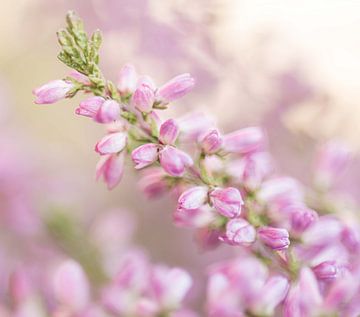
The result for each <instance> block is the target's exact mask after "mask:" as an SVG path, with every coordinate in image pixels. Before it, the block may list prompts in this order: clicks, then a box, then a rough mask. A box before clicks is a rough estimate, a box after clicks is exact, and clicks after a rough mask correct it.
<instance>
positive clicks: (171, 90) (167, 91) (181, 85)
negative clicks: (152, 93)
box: [156, 74, 195, 104]
mask: <svg viewBox="0 0 360 317" xmlns="http://www.w3.org/2000/svg"><path fill="white" fill-rule="evenodd" d="M194 85H195V80H194V78H193V77H191V75H190V74H182V75H178V76H176V77H174V78H173V79H171V80H170V81H168V82H167V83H166V84H164V85H162V86H161V87H160V88H159V89H158V90H157V92H156V100H157V101H158V102H160V103H162V104H168V103H169V102H172V101H174V100H176V99H179V98H181V97H183V96H185V95H186V94H187V93H188V92H189V91H190V90H191V89H192V88H193V87H194Z"/></svg>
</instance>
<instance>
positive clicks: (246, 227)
mask: <svg viewBox="0 0 360 317" xmlns="http://www.w3.org/2000/svg"><path fill="white" fill-rule="evenodd" d="M255 239H256V230H255V228H254V227H253V226H252V225H250V224H249V223H248V222H247V221H246V220H244V219H241V218H238V219H232V220H230V221H229V222H228V223H227V224H226V234H225V238H224V241H225V242H227V243H229V244H231V245H245V246H246V245H249V244H251V243H253V242H254V241H255Z"/></svg>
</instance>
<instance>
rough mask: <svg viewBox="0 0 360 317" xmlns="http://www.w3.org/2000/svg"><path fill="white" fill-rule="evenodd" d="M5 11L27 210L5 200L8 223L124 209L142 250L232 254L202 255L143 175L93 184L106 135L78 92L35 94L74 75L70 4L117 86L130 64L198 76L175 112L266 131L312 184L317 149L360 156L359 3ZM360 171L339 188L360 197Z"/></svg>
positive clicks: (0, 179) (32, 223)
mask: <svg viewBox="0 0 360 317" xmlns="http://www.w3.org/2000/svg"><path fill="white" fill-rule="evenodd" d="M1 7H2V10H1V12H0V39H1V50H0V122H1V134H0V147H1V154H0V166H1V167H0V172H1V175H0V186H2V187H1V189H0V192H1V193H0V196H5V194H3V192H7V191H9V190H10V192H11V194H14V193H15V194H16V197H17V199H15V200H14V201H13V202H11V203H12V204H19V201H20V202H21V203H22V204H23V205H24V206H16V208H14V207H12V209H11V210H17V212H18V214H16V213H14V212H13V211H12V212H11V213H10V214H9V213H6V210H7V208H10V207H8V204H9V203H8V202H7V205H6V204H5V203H3V202H1V205H0V206H1V208H2V210H1V217H3V218H6V221H3V220H2V221H1V223H2V225H6V226H8V223H11V224H12V225H14V228H20V229H19V230H20V231H21V230H23V229H24V228H27V229H28V230H30V231H31V230H35V231H36V230H37V228H38V227H39V223H38V222H39V221H40V220H34V219H36V217H35V218H34V217H33V216H32V215H34V214H37V215H41V217H47V216H48V214H51V213H52V212H53V211H54V210H61V211H63V212H65V213H68V214H69V215H70V216H71V217H73V218H74V219H76V221H78V222H79V223H82V224H83V225H84V226H85V227H86V226H88V225H89V223H91V222H92V221H93V220H94V219H96V217H98V216H99V214H101V213H103V212H107V211H108V210H112V209H113V208H115V207H121V208H122V209H125V210H128V212H129V213H130V214H132V215H135V216H136V219H137V221H138V229H137V230H136V232H135V238H134V239H135V242H136V243H137V244H139V245H140V246H143V247H144V248H146V249H147V250H148V253H149V254H150V256H151V258H152V259H154V260H155V261H164V262H166V263H168V264H170V265H179V266H183V267H185V268H186V269H188V270H189V271H190V272H191V273H193V274H197V273H199V272H202V271H203V268H204V265H205V264H208V263H212V262H214V261H215V260H217V259H219V258H223V257H226V256H229V255H230V252H233V251H230V250H229V248H227V247H223V248H221V249H219V250H217V251H216V252H206V253H204V252H202V251H200V250H199V249H198V247H197V246H196V245H195V244H193V243H192V239H193V237H192V234H191V233H190V232H188V231H187V230H184V229H182V228H175V227H174V226H173V225H172V223H171V222H172V216H171V214H172V211H173V208H174V207H173V206H174V205H173V203H172V202H171V200H170V199H169V198H164V199H161V200H158V201H151V202H149V201H147V200H146V199H145V197H143V196H142V195H140V194H139V193H138V189H137V177H136V175H134V173H132V172H131V168H129V169H128V172H127V173H126V174H125V178H124V180H123V181H122V182H121V184H120V185H119V186H118V187H117V188H116V189H115V190H113V191H111V192H109V191H107V190H106V188H105V186H104V185H103V184H101V183H96V182H95V179H94V166H95V164H96V162H97V159H98V156H97V155H96V153H95V152H94V151H93V147H94V144H95V143H96V141H97V140H98V139H99V138H100V137H101V136H102V135H103V127H101V126H99V125H94V124H93V123H92V122H90V121H89V120H86V119H84V118H80V117H76V116H75V115H74V110H75V107H76V106H77V103H78V102H79V101H80V100H81V99H80V98H81V97H80V96H78V97H77V98H75V99H72V100H71V101H70V102H69V100H65V101H62V102H59V103H57V104H54V105H35V104H34V103H33V99H34V98H33V96H32V93H31V91H32V89H33V88H34V87H37V86H39V85H41V84H43V83H45V82H47V81H49V80H52V79H57V78H63V77H65V76H66V74H67V73H68V71H69V70H68V69H66V67H65V66H63V65H62V64H61V63H60V62H59V61H58V60H57V59H56V55H57V53H58V50H59V47H58V44H57V40H56V35H55V33H56V31H57V30H58V29H59V28H61V27H63V25H64V17H65V14H66V12H67V11H68V10H70V9H72V10H75V11H76V12H77V13H78V14H79V15H80V16H81V17H82V18H83V19H84V21H85V25H86V28H87V30H88V31H93V30H94V29H96V28H99V29H101V30H102V32H103V46H102V50H101V66H102V68H103V69H104V73H105V74H106V76H107V77H109V78H112V79H114V80H116V77H117V74H118V71H119V70H120V68H121V66H122V65H124V64H125V63H129V62H130V63H132V64H134V65H135V66H136V68H137V69H138V71H139V72H140V73H143V74H149V75H151V76H152V77H153V78H154V79H155V81H156V83H158V84H161V83H163V82H165V81H166V80H167V79H169V78H171V77H172V76H174V75H176V74H179V73H183V72H190V73H191V74H192V75H193V76H194V77H195V78H196V80H197V86H196V88H195V89H194V91H193V92H192V93H191V94H190V95H189V96H187V97H186V98H184V99H183V100H182V101H180V102H177V103H175V104H173V105H172V107H171V109H169V110H168V112H167V115H169V116H170V115H181V114H185V113H187V112H189V111H192V110H201V111H204V112H207V113H210V114H212V115H213V116H214V117H216V118H217V121H218V124H219V126H220V127H222V129H223V131H224V132H228V131H231V130H233V129H237V128H241V127H246V126H252V125H262V126H264V127H265V129H266V132H267V134H268V137H269V147H270V151H271V153H272V154H273V155H274V156H275V159H276V162H277V167H278V170H279V173H284V174H289V175H292V176H296V177H299V178H300V179H301V180H302V181H303V182H304V183H307V182H309V180H310V173H311V168H312V158H313V154H314V149H315V147H316V146H317V144H319V143H322V142H323V141H325V140H328V139H333V138H335V139H340V140H343V141H344V142H346V143H347V144H349V146H350V147H351V148H352V149H353V150H354V151H355V152H356V151H357V150H358V149H359V148H360V109H359V104H358V103H359V100H360V80H359V73H360V59H359V56H360V42H359V40H358V38H359V34H360V2H359V1H343V0H317V1H313V0H304V1H301V4H299V3H296V2H294V1H289V0H284V1H281V0H279V1H265V0H262V1H260V0H196V1H194V0H172V1H166V0H67V1H66V0H51V1H49V0H17V1H10V0H2V1H1ZM359 177H360V163H359V162H358V161H357V160H355V161H354V163H352V166H351V168H349V172H348V173H347V174H346V175H344V177H343V178H341V179H339V181H338V184H337V187H338V188H339V189H340V190H346V191H347V192H348V193H351V194H353V197H354V199H355V200H357V201H358V200H359V198H358V197H360V196H359V194H360V187H359V186H358V185H357V184H358V179H359ZM9 184H10V185H9ZM9 186H10V187H9ZM9 188H10V189H9ZM2 201H5V200H4V199H3V200H2ZM29 206H31V207H29ZM166 209H168V211H167V210H166ZM9 210H10V209H9ZM19 215H21V216H19ZM19 219H21V223H19ZM40 226H41V225H40ZM154 228H156V230H154ZM14 230H15V229H14ZM118 230H119V231H126V230H127V228H121V226H120V227H119V229H118ZM5 239H6V237H2V240H3V241H5ZM4 252H6V251H4ZM9 252H13V249H11V251H9ZM20 252H21V251H19V252H18V253H20ZM200 276H201V274H200ZM200 278H201V277H200ZM200 291H201V290H198V293H200Z"/></svg>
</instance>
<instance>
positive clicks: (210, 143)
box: [200, 130, 222, 154]
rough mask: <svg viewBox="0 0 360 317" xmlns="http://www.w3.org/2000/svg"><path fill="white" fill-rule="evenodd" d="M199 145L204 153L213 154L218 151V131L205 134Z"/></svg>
mask: <svg viewBox="0 0 360 317" xmlns="http://www.w3.org/2000/svg"><path fill="white" fill-rule="evenodd" d="M200 145H201V148H202V150H203V151H204V153H206V154H214V153H216V152H217V151H219V150H220V148H221V145H222V138H221V136H220V133H219V131H217V130H211V131H209V132H207V133H206V134H205V135H204V136H203V137H202V138H201V140H200Z"/></svg>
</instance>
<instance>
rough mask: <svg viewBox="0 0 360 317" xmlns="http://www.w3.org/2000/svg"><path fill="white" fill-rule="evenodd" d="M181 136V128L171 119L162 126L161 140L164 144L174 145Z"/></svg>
mask: <svg viewBox="0 0 360 317" xmlns="http://www.w3.org/2000/svg"><path fill="white" fill-rule="evenodd" d="M178 135H179V127H178V125H177V124H176V122H175V120H173V119H169V120H166V121H165V122H164V123H163V124H162V125H161V126H160V135H159V140H160V142H161V143H162V144H170V145H171V144H174V142H175V141H176V139H177V137H178Z"/></svg>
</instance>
